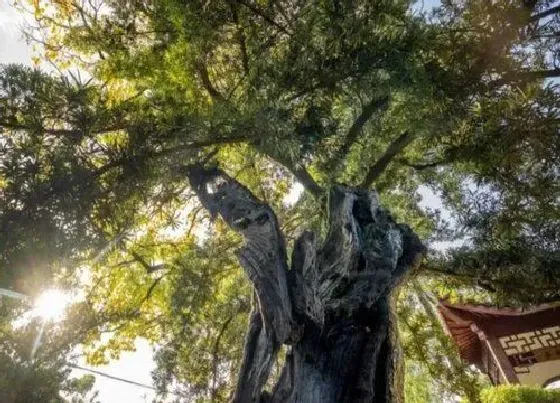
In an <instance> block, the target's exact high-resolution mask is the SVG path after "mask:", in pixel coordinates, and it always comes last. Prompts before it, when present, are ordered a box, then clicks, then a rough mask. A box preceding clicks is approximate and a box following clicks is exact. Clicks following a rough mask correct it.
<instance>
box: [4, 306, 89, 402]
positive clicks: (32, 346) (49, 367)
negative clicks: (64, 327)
mask: <svg viewBox="0 0 560 403" xmlns="http://www.w3.org/2000/svg"><path fill="white" fill-rule="evenodd" d="M23 308H25V307H22V306H21V304H11V303H8V302H6V301H4V300H0V401H2V402H3V403H4V402H5V403H35V402H46V403H99V402H98V400H97V392H95V391H93V387H94V382H95V378H94V377H93V376H91V375H85V376H82V377H80V378H73V377H72V374H71V368H70V367H69V366H68V364H69V363H71V362H72V361H73V358H72V357H71V354H70V351H69V350H70V344H68V343H65V342H63V341H61V340H60V338H61V334H63V332H62V331H61V329H60V328H57V327H56V326H53V325H52V324H48V323H41V322H40V321H39V320H36V319H28V323H23V324H18V326H17V327H16V326H15V325H14V323H16V322H17V319H18V316H20V315H22V314H23V313H24V309H23ZM19 320H20V321H21V318H19ZM23 322H26V320H23ZM39 335H40V336H39ZM39 337H40V338H39ZM64 339H65V337H62V340H64Z"/></svg>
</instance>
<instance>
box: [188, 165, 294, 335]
mask: <svg viewBox="0 0 560 403" xmlns="http://www.w3.org/2000/svg"><path fill="white" fill-rule="evenodd" d="M187 175H188V177H189V180H190V183H191V186H192V188H193V190H194V191H195V192H196V194H197V195H198V197H199V199H200V201H201V203H202V204H203V206H204V207H205V208H206V209H207V210H208V211H209V212H210V213H211V214H212V216H216V215H217V214H219V215H220V216H221V217H222V218H223V219H224V221H225V222H226V223H227V224H228V225H229V226H230V227H231V228H232V229H234V230H235V231H237V232H239V233H240V234H242V235H243V237H244V238H245V246H244V247H243V248H242V249H241V250H240V252H239V261H240V263H241V266H242V267H243V268H244V269H245V272H246V273H247V275H248V277H249V279H250V280H251V282H252V283H253V284H254V286H255V290H256V293H257V296H258V301H259V310H260V314H261V315H262V319H263V322H264V326H265V327H266V329H267V332H269V333H270V332H271V334H272V336H273V337H274V338H275V339H276V340H278V341H279V342H280V343H290V342H292V341H293V340H294V338H297V333H298V326H297V324H296V323H295V321H294V318H293V314H292V302H291V300H290V297H289V294H288V285H287V279H286V275H287V271H288V268H287V259H286V246H285V242H284V237H283V235H282V233H281V232H280V229H279V225H278V221H277V219H276V215H275V214H274V212H273V211H272V209H271V208H270V207H269V206H268V205H266V204H263V203H262V202H260V201H259V200H258V199H257V198H256V197H255V196H254V195H253V194H252V193H251V192H250V191H249V189H247V188H246V187H244V186H243V185H241V184H240V183H239V182H237V181H236V180H235V179H233V178H231V177H230V176H229V175H227V174H226V173H225V172H223V171H221V170H219V169H218V168H209V169H207V168H202V167H199V166H195V167H189V168H188V169H187Z"/></svg>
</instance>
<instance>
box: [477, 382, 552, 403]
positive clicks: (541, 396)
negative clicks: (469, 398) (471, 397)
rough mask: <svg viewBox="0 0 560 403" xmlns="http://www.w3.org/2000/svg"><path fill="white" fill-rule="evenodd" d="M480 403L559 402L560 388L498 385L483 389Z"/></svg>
mask: <svg viewBox="0 0 560 403" xmlns="http://www.w3.org/2000/svg"><path fill="white" fill-rule="evenodd" d="M480 397H481V401H482V403H560V390H550V389H543V388H529V387H525V386H498V387H495V388H488V389H484V390H483V391H482V392H481V394H480Z"/></svg>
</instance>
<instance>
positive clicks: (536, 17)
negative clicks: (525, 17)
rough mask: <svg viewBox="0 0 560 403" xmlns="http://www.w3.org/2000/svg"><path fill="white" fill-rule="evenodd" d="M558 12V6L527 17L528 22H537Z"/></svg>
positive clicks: (559, 8)
mask: <svg viewBox="0 0 560 403" xmlns="http://www.w3.org/2000/svg"><path fill="white" fill-rule="evenodd" d="M558 12H560V6H556V7H551V8H549V9H548V10H545V11H542V12H540V13H537V14H533V15H532V16H531V17H529V22H535V21H538V20H540V19H542V18H545V17H548V16H549V15H552V14H556V13H558Z"/></svg>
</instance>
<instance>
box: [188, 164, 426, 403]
mask: <svg viewBox="0 0 560 403" xmlns="http://www.w3.org/2000/svg"><path fill="white" fill-rule="evenodd" d="M189 178H190V181H191V185H192V186H193V188H194V189H195V191H196V192H197V194H198V196H199V198H200V200H201V202H202V203H203V205H204V206H205V207H206V208H207V209H208V210H209V211H210V212H211V214H212V215H216V214H220V215H221V216H222V218H223V219H224V220H225V221H226V222H227V223H228V225H230V226H231V227H232V228H233V229H234V230H236V231H238V232H239V233H241V234H242V235H243V236H244V238H245V246H244V247H243V248H242V249H241V250H240V252H239V259H240V262H241V265H242V266H243V268H244V269H245V271H246V272H247V275H248V276H249V279H250V280H251V281H252V283H253V284H254V287H255V291H256V295H257V301H258V304H256V306H255V308H254V310H253V312H252V313H251V318H250V321H249V330H248V333H247V337H246V340H245V351H244V356H243V363H242V366H241V369H240V374H239V377H238V383H237V389H236V391H235V395H234V396H233V398H232V400H233V402H236V403H249V402H305V403H314V402H317V403H319V402H320V403H329V402H376V403H380V402H399V401H402V398H401V388H400V387H399V385H398V384H399V378H400V376H399V370H398V369H399V362H400V357H399V348H398V342H397V335H396V325H395V321H394V318H393V316H392V313H391V312H392V311H391V307H390V306H391V304H390V301H391V297H392V292H393V290H394V289H395V288H396V287H397V286H398V284H399V282H400V281H401V280H402V278H403V276H404V275H405V274H406V273H407V272H408V271H409V270H410V269H411V267H413V266H414V265H415V264H416V262H417V261H418V259H419V257H420V256H421V255H422V253H423V252H424V247H423V246H422V244H421V243H420V241H419V240H418V238H417V237H416V235H415V234H414V233H413V232H412V231H411V230H410V229H409V228H408V227H407V226H405V225H402V224H397V223H395V222H394V221H393V219H392V218H391V216H390V215H389V214H388V213H387V211H386V210H384V209H383V208H382V207H380V205H379V202H378V198H377V194H376V193H375V192H374V191H367V190H362V189H356V188H351V187H345V186H339V185H337V186H334V187H333V188H332V190H331V192H330V197H329V214H330V216H329V217H330V229H329V233H328V235H327V238H326V240H325V242H324V243H323V244H322V245H320V246H319V245H317V244H316V240H315V237H314V235H313V234H312V233H310V232H305V233H303V234H302V235H301V236H300V237H299V239H298V240H297V241H296V243H295V245H294V248H293V256H292V265H291V268H288V264H287V256H286V246H285V241H284V237H283V236H282V233H281V232H280V230H279V226H278V222H277V219H276V216H275V214H274V212H273V211H272V210H271V208H270V207H269V206H267V205H266V204H263V203H261V202H260V201H259V200H258V199H256V198H255V197H254V196H253V195H252V194H251V192H250V191H249V190H248V189H247V188H245V187H244V186H242V185H241V184H239V183H238V182H237V181H235V180H234V179H233V178H231V177H229V176H228V175H226V174H225V173H224V172H222V171H220V170H219V169H217V168H211V169H205V168H199V167H198V168H191V169H190V170H189ZM282 344H285V345H288V346H289V347H288V348H289V350H288V354H287V357H286V361H285V365H284V368H283V370H282V374H281V376H280V379H279V381H278V382H277V384H276V386H275V387H274V389H273V390H272V391H270V392H266V391H264V390H263V388H264V386H265V383H266V381H267V379H268V376H269V373H270V368H271V366H272V363H273V362H274V360H275V357H276V354H277V352H278V350H279V348H280V346H281V345H282Z"/></svg>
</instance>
